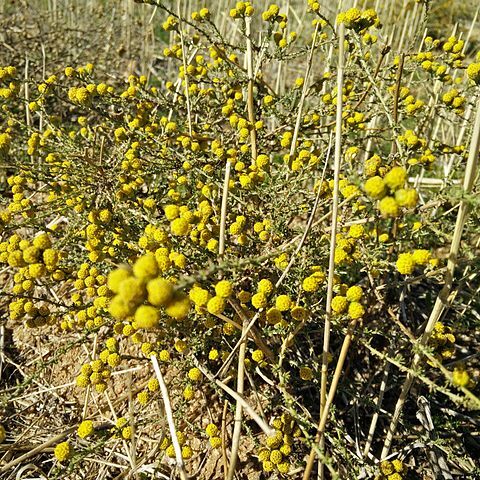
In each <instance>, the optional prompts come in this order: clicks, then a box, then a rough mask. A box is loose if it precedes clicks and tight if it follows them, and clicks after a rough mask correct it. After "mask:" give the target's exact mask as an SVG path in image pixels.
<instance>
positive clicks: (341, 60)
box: [303, 23, 345, 480]
mask: <svg viewBox="0 0 480 480" xmlns="http://www.w3.org/2000/svg"><path fill="white" fill-rule="evenodd" d="M344 43H345V26H344V25H343V24H342V23H341V24H340V25H339V26H338V65H337V92H342V91H343V74H344V68H345V52H344ZM342 113H343V98H342V95H337V115H336V121H335V123H336V124H335V159H334V167H333V169H334V172H333V194H332V195H333V197H332V217H331V232H330V252H329V260H328V279H327V304H326V307H325V325H324V330H323V347H322V369H321V380H320V417H322V415H323V412H324V409H325V402H326V397H327V370H328V356H329V355H328V354H329V350H330V329H331V315H332V298H333V280H334V272H335V246H336V238H337V222H338V204H339V201H338V198H339V181H340V164H341V155H342V124H343V118H342ZM319 442H320V450H323V435H320V436H319ZM319 442H316V443H319ZM312 453H313V456H312ZM312 453H311V455H310V457H311V460H309V462H308V463H307V467H306V469H305V474H304V476H303V478H304V480H306V479H308V478H309V477H310V474H311V471H312V468H313V462H314V460H315V452H314V451H313V450H312ZM319 476H320V478H323V476H324V471H323V467H322V463H321V464H320V466H319Z"/></svg>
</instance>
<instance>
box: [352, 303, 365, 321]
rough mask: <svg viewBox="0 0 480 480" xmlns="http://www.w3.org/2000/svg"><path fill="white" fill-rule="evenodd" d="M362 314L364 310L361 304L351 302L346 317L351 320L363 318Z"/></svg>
mask: <svg viewBox="0 0 480 480" xmlns="http://www.w3.org/2000/svg"><path fill="white" fill-rule="evenodd" d="M364 313H365V309H364V308H363V306H362V304H361V303H358V302H352V303H350V305H349V306H348V316H349V317H350V318H351V319H353V320H355V319H357V318H361V317H363V314H364Z"/></svg>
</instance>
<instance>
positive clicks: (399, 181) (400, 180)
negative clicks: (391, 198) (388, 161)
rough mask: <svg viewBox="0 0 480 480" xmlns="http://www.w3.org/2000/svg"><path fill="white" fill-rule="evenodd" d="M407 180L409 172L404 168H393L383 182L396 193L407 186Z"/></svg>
mask: <svg viewBox="0 0 480 480" xmlns="http://www.w3.org/2000/svg"><path fill="white" fill-rule="evenodd" d="M406 179H407V172H406V170H405V169H404V168H403V167H393V168H392V169H391V170H390V171H389V172H388V173H387V174H386V175H385V177H384V179H383V180H384V182H385V184H386V185H387V186H388V187H389V188H390V190H392V191H395V190H397V189H399V188H402V187H403V186H404V185H405V180H406Z"/></svg>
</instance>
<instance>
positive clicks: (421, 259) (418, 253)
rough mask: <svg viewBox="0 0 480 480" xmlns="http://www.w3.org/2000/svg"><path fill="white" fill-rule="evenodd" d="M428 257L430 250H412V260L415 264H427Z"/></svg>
mask: <svg viewBox="0 0 480 480" xmlns="http://www.w3.org/2000/svg"><path fill="white" fill-rule="evenodd" d="M430 257H431V255H430V252H429V251H428V250H424V249H419V250H414V251H413V254H412V258H413V261H414V262H415V263H416V264H417V265H427V264H428V262H429V260H430Z"/></svg>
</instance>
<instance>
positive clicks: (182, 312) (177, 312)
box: [165, 292, 190, 320]
mask: <svg viewBox="0 0 480 480" xmlns="http://www.w3.org/2000/svg"><path fill="white" fill-rule="evenodd" d="M189 311H190V299H189V298H188V296H187V295H185V294H184V293H181V292H176V293H175V294H174V295H173V298H172V299H171V300H170V301H169V302H168V304H167V306H166V307H165V313H166V314H167V315H168V316H169V317H172V318H174V319H175V320H183V319H184V318H185V317H186V316H187V315H188V313H189Z"/></svg>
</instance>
